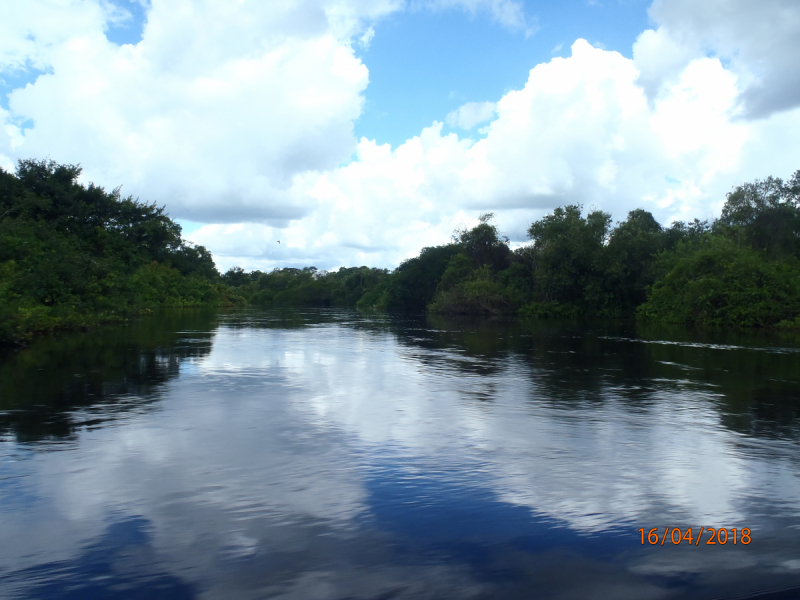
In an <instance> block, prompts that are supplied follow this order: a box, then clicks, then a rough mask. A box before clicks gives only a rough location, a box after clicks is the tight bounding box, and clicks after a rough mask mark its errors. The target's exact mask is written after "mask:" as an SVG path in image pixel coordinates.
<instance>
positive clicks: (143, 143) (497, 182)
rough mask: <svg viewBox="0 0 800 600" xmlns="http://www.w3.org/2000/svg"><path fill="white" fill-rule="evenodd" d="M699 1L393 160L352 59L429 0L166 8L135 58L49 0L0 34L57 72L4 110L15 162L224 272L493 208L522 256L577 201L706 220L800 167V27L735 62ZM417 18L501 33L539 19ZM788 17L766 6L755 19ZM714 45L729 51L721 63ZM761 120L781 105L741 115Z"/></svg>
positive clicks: (27, 59)
mask: <svg viewBox="0 0 800 600" xmlns="http://www.w3.org/2000/svg"><path fill="white" fill-rule="evenodd" d="M681 2H682V0H664V1H660V2H657V3H656V4H654V5H653V7H652V9H651V14H652V15H653V18H654V20H655V21H656V22H657V23H658V24H659V25H658V27H657V28H656V29H654V30H648V31H646V32H644V33H643V34H642V35H641V36H640V37H639V38H638V40H637V42H636V45H635V47H634V58H633V60H630V59H627V58H625V57H624V56H622V55H620V54H618V53H616V52H608V51H605V50H603V49H600V48H596V47H593V46H591V45H590V44H589V43H587V42H586V41H584V40H578V41H577V42H575V43H574V44H573V45H572V52H571V55H570V56H567V57H554V58H553V59H552V60H551V61H550V62H547V63H542V64H539V65H536V66H535V67H534V68H533V69H531V71H530V73H529V77H528V80H527V82H526V84H525V86H524V87H523V88H521V89H517V90H511V91H509V92H508V93H506V94H505V95H503V96H502V97H500V98H497V99H496V101H494V102H493V101H487V102H478V103H467V104H465V105H463V106H461V107H460V108H459V109H458V110H457V111H454V112H453V113H451V114H450V115H441V116H440V117H439V118H441V119H442V120H445V121H447V123H448V124H450V125H451V126H457V127H461V128H463V129H471V128H473V127H475V126H476V125H478V124H479V123H486V125H485V126H484V127H482V128H481V129H480V132H481V133H482V135H484V137H483V138H482V139H479V140H477V141H476V140H472V139H469V138H464V139H462V138H460V137H459V135H457V134H455V133H443V124H442V123H441V122H439V121H434V122H433V123H432V124H431V125H430V126H429V127H426V128H424V129H423V130H422V131H421V132H420V133H419V135H416V136H414V137H412V138H411V139H409V140H407V141H406V142H405V143H403V144H401V145H400V146H398V147H396V148H392V147H390V146H389V145H381V144H378V143H377V142H376V141H375V140H369V139H365V138H362V139H361V140H356V139H355V137H354V135H353V124H354V122H355V120H356V119H358V118H359V116H360V114H361V111H362V107H363V102H364V93H365V90H367V86H368V83H369V72H368V70H367V67H368V65H365V64H363V63H362V61H361V60H360V59H359V58H357V57H356V56H355V53H354V46H355V45H356V44H358V43H359V42H360V40H361V41H363V40H365V39H367V38H369V32H370V27H372V24H374V23H375V22H376V21H377V20H379V19H380V18H382V17H385V16H386V15H389V14H392V13H393V12H395V11H398V10H404V9H407V8H409V7H412V8H413V7H414V6H417V5H415V4H413V3H412V4H407V3H404V2H401V1H399V0H384V1H382V2H367V1H366V0H363V1H345V0H307V1H300V0H298V1H296V2H287V3H259V4H251V3H233V4H232V3H228V2H223V1H222V0H204V1H203V2H201V3H195V2H188V1H183V0H181V1H174V2H166V1H165V0H153V2H152V3H151V5H150V8H149V10H148V13H147V19H146V25H145V28H144V31H143V33H142V40H141V41H140V42H139V43H137V44H135V45H130V44H128V45H118V44H114V43H111V42H109V41H108V39H107V38H106V37H105V35H104V33H103V31H104V28H106V27H108V24H109V23H110V22H111V21H113V19H117V18H122V17H119V15H117V13H115V12H114V11H113V10H112V9H111V8H109V7H108V6H107V5H106V4H104V3H102V2H99V1H95V0H72V1H71V2H68V1H67V0H65V1H64V2H63V3H58V4H57V5H52V6H51V2H48V1H46V0H31V2H29V3H27V4H26V7H27V8H26V10H25V11H22V10H18V11H11V12H10V13H9V14H10V15H11V20H12V21H13V23H11V24H10V25H9V21H8V20H6V21H4V23H3V25H0V27H5V28H6V30H7V31H13V32H15V33H14V35H11V36H9V37H2V36H0V57H3V58H2V61H3V62H2V65H0V68H1V69H4V70H5V72H8V71H9V70H14V69H19V68H24V67H21V66H20V65H35V66H36V68H38V69H40V70H41V71H42V73H41V74H40V75H39V76H38V77H37V79H36V80H35V81H34V82H33V83H32V84H29V85H27V86H26V87H24V88H18V89H16V90H14V91H13V92H12V94H11V95H10V98H9V110H8V111H5V110H3V109H2V108H0V118H1V119H3V129H2V130H0V165H2V166H3V167H4V168H8V167H10V166H11V165H13V163H14V161H15V160H16V159H17V158H25V157H36V158H41V157H44V156H48V155H49V156H51V157H52V158H54V159H55V160H58V161H61V162H75V163H78V162H80V163H82V164H83V166H84V175H85V180H86V181H90V180H93V181H96V182H97V183H99V184H102V185H105V186H107V187H115V186H116V185H119V184H120V183H122V184H124V186H125V187H124V188H123V191H124V192H125V193H132V194H134V195H135V196H140V197H141V198H142V199H143V200H147V201H155V202H157V203H159V204H166V205H167V207H168V210H169V212H170V214H171V215H172V216H174V217H177V218H180V219H183V220H190V221H195V222H198V223H205V225H203V226H201V227H199V228H198V229H196V230H195V231H193V232H192V233H191V234H190V235H189V237H190V238H191V239H192V240H193V241H195V242H197V243H202V244H204V245H206V246H207V247H209V249H210V250H211V251H212V252H213V253H214V256H215V258H216V260H217V264H218V265H219V266H220V267H222V268H223V269H226V268H228V267H230V266H232V265H234V264H239V265H241V266H245V267H247V268H262V269H264V268H271V267H275V266H304V265H310V264H313V265H315V266H317V267H320V268H335V267H338V266H341V265H362V264H366V265H371V266H380V267H393V266H396V265H397V264H398V263H399V262H400V261H401V260H403V259H404V258H407V257H410V256H413V255H415V254H416V253H418V252H419V250H420V248H422V247H424V246H426V245H434V244H440V243H444V242H446V241H448V239H449V237H450V234H451V232H452V231H453V229H454V228H455V227H457V226H462V225H469V224H470V223H473V222H474V219H475V217H476V216H477V214H479V212H482V211H494V212H497V213H498V218H499V225H500V226H501V228H502V229H503V230H504V231H505V233H506V234H508V235H509V236H510V237H511V238H512V240H514V241H515V242H522V241H524V240H525V230H526V229H527V227H528V225H530V223H531V221H532V220H534V219H537V218H540V217H541V216H542V215H543V214H544V213H546V212H547V211H550V210H552V209H553V208H555V207H556V206H559V205H562V204H565V203H583V204H584V205H585V206H587V207H589V206H592V205H594V206H596V207H598V208H602V209H604V210H607V211H610V212H612V214H613V215H614V217H615V218H617V219H622V218H624V215H625V213H626V211H628V210H631V209H633V208H636V207H642V208H645V209H647V210H651V211H653V212H654V214H655V216H656V217H657V218H658V219H660V220H662V221H669V220H671V219H685V218H694V217H698V218H709V217H713V216H714V215H715V214H717V212H718V210H719V208H720V206H721V204H722V201H723V200H724V196H725V193H726V192H727V191H729V190H730V188H731V186H732V185H734V184H736V183H739V182H742V181H746V180H750V179H753V178H755V177H764V176H766V175H769V174H773V175H776V176H783V177H786V176H788V175H790V174H791V173H792V172H793V171H794V170H795V169H797V168H798V166H800V150H798V149H797V147H796V145H793V144H790V143H787V141H788V140H793V139H797V136H798V134H800V112H799V111H800V109H797V108H791V106H793V105H792V104H791V103H789V104H786V99H787V98H790V97H791V94H790V93H789V92H790V91H791V86H790V85H789V84H788V83H787V86H788V87H786V86H784V87H783V88H780V89H783V91H782V92H780V93H779V91H780V89H779V86H778V87H774V88H773V87H770V88H769V89H767V88H765V87H763V86H764V85H766V83H765V82H768V81H771V79H769V78H771V77H775V76H776V73H783V74H784V75H785V76H786V78H787V81H794V80H795V79H796V78H794V79H793V77H794V75H793V74H791V73H788V70H787V69H788V67H786V66H785V64H784V62H782V61H783V58H781V57H779V56H777V55H776V54H775V53H776V52H778V50H776V48H783V49H790V48H791V47H792V44H794V43H795V42H794V40H793V39H790V37H789V36H788V34H787V35H784V34H783V33H781V32H782V31H784V29H785V30H786V31H791V27H792V23H793V22H794V21H793V20H792V15H794V13H792V15H789V16H785V18H784V20H785V21H786V23H787V24H786V26H785V27H784V29H781V30H780V31H779V32H778V33H777V34H776V41H774V42H770V41H768V40H766V38H764V37H763V36H762V37H759V36H760V35H761V34H758V35H757V34H756V33H752V34H748V35H750V37H747V36H743V37H742V39H741V40H740V41H739V42H737V44H738V45H736V46H733V45H731V44H732V43H733V42H730V44H729V43H728V42H727V41H725V40H733V39H734V38H735V36H734V33H735V32H738V31H739V29H740V28H741V27H742V22H743V21H742V19H741V18H740V17H739V16H738V14H732V13H731V14H729V13H727V12H725V11H722V12H719V15H718V17H719V18H718V19H717V21H718V22H713V23H712V22H711V21H712V20H711V19H710V17H709V18H706V17H707V15H706V12H704V10H705V9H700V8H697V9H692V10H693V11H694V12H692V10H689V9H688V8H687V10H688V11H689V12H687V13H686V14H685V15H684V14H683V13H680V11H678V12H676V11H677V8H676V7H681V6H683V4H681ZM418 6H420V7H422V8H425V9H428V10H434V9H437V10H438V9H445V8H450V9H453V8H456V9H463V10H467V11H474V12H476V13H477V12H479V11H484V12H485V11H499V12H497V13H496V14H495V13H494V12H492V13H491V14H493V15H495V17H496V18H497V19H499V17H497V15H501V14H506V13H504V12H503V11H504V10H508V11H510V12H508V14H512V13H513V12H514V11H513V10H512V8H513V7H514V6H517V7H518V8H519V7H520V6H521V5H517V4H513V5H512V4H510V3H508V4H504V3H502V2H500V3H498V2H478V1H466V0H465V1H462V2H455V1H442V2H428V3H425V4H421V5H418ZM504 6H505V7H506V8H503V7H504ZM787 6H788V5H786V4H783V3H779V2H768V3H766V4H764V5H763V7H762V8H763V10H764V11H766V12H768V13H769V15H767V16H762V17H761V19H762V21H758V23H761V22H764V23H772V22H774V21H776V19H778V18H779V17H781V15H784V13H785V12H786V11H787V10H788V8H787ZM508 7H511V8H508ZM501 9H502V10H501ZM514 10H516V9H514ZM519 10H520V11H521V10H522V9H521V8H519ZM770 11H771V12H770ZM795 12H798V11H795ZM519 14H520V15H522V17H524V13H522V12H520V13H519ZM747 14H750V13H747ZM115 15H116V16H115ZM704 15H706V16H704ZM776 15H777V16H776ZM751 16H752V18H753V19H755V18H756V15H751ZM522 17H520V18H522ZM704 19H705V20H704ZM512 21H513V20H509V21H507V22H506V24H508V25H509V26H510V24H511V23H512ZM761 29H762V28H760V27H755V28H754V30H756V32H758V31H761ZM373 31H374V29H373ZM715 32H717V33H715ZM377 35H380V30H379V29H378V33H377ZM364 36H366V37H364ZM708 40H711V42H709V41H708ZM715 40H716V41H715ZM720 40H721V41H720ZM712 42H713V44H714V46H713V47H714V48H719V49H723V50H725V49H727V50H725V52H726V53H727V54H722V53H721V50H719V51H717V55H712V56H709V55H708V54H709V48H711V46H709V44H711V43H712ZM726 44H727V45H726ZM759 52H760V54H759ZM758 57H763V58H758ZM759 86H761V87H759ZM759 90H761V91H760V92H759ZM758 94H761V96H759V95H758ZM776 94H777V95H776ZM758 102H762V104H760V105H759V104H758ZM765 103H766V104H765ZM781 103H782V104H781ZM756 106H772V107H773V108H774V110H771V111H770V110H765V112H762V113H758V114H760V115H761V118H759V119H757V120H753V119H749V118H745V117H752V116H754V115H755V114H756V113H754V112H753V111H754V110H755V108H754V107H756ZM778 106H789V108H787V109H785V110H778V109H777V108H775V107H778ZM26 120H27V121H26ZM23 123H26V126H25V127H24V128H23V127H22V124H23ZM231 225H235V227H231ZM278 239H280V240H281V241H282V243H281V244H280V245H279V244H277V240H278Z"/></svg>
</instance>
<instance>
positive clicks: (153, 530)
mask: <svg viewBox="0 0 800 600" xmlns="http://www.w3.org/2000/svg"><path fill="white" fill-rule="evenodd" d="M655 527H657V528H658V536H659V539H658V543H657V544H656V545H650V544H649V543H648V542H647V541H646V540H645V544H644V545H643V544H642V539H641V533H640V532H639V529H640V528H643V529H644V530H645V532H648V531H649V530H650V529H652V528H655ZM667 527H669V528H672V527H676V528H680V530H681V532H682V533H685V532H686V530H687V528H689V527H691V528H693V537H694V538H695V541H696V537H697V532H698V530H699V529H700V528H701V527H713V528H725V529H726V530H727V531H728V532H729V536H728V537H729V539H728V542H727V543H726V544H725V545H722V544H720V543H717V544H716V545H713V546H712V545H707V544H706V543H705V542H706V539H705V538H710V535H711V533H710V532H706V533H705V538H704V539H703V540H702V543H701V544H700V545H696V544H690V543H689V542H688V541H683V542H682V543H681V544H673V543H672V542H671V541H669V538H667V539H666V540H665V543H664V545H663V546H662V545H661V543H660V541H661V539H662V538H661V536H663V533H664V530H665V528H667ZM733 528H737V539H738V542H737V544H736V545H734V544H733V532H732V529H733ZM742 528H749V530H750V532H751V538H750V543H749V544H746V545H745V544H743V543H742V541H743V540H742V538H741V537H740V536H741V530H742ZM670 531H671V529H670ZM720 541H721V540H720ZM751 596H753V597H756V596H757V597H758V598H761V599H762V600H767V599H771V600H777V599H779V598H786V599H789V598H798V597H800V341H798V339H796V338H792V337H776V336H766V335H760V336H759V335H755V334H749V335H743V334H736V333H732V332H727V333H716V334H715V333H713V332H705V333H702V332H689V331H686V330H663V329H653V328H649V329H648V328H643V327H641V326H638V327H637V326H636V325H633V324H631V325H614V326H607V327H604V326H599V325H592V326H578V325H571V326H569V325H567V326H560V325H557V324H552V323H550V324H543V325H542V324H540V325H524V324H520V323H514V322H511V321H509V322H503V321H500V322H497V321H476V320H435V319H428V320H425V319H411V318H405V319H392V318H383V317H364V316H360V315H358V314H357V313H336V312H293V313H269V312H239V313H229V314H210V313H204V312H185V313H169V314H166V315H163V316H160V317H153V318H150V319H146V320H143V321H141V322H140V323H137V324H135V325H133V326H131V327H127V328H125V327H113V328H111V327H109V328H104V329H101V330H98V331H94V332H89V333H84V334H75V335H69V336H64V337H61V338H59V339H55V338H51V339H42V340H39V341H38V342H37V343H36V344H34V345H33V346H32V347H30V348H28V349H26V350H22V351H19V352H16V353H13V354H8V355H4V356H2V357H0V597H2V598H48V599H50V598H52V599H67V598H69V599H88V598H91V599H94V598H118V599H119V598H121V599H132V598H137V599H138V598H142V599H145V598H147V599H154V598H155V599H158V598H170V599H182V598H220V599H240V598H241V599H251V598H252V599H255V598H297V599H317V598H319V599H323V598H324V599H328V598H330V599H342V600H343V599H366V598H374V599H386V600H388V599H390V598H391V599H402V598H458V599H463V598H504V599H505V598H576V599H584V598H632V599H633V598H635V599H648V598H732V597H737V598H744V597H751Z"/></svg>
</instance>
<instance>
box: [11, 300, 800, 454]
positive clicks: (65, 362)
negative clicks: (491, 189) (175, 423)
mask: <svg viewBox="0 0 800 600" xmlns="http://www.w3.org/2000/svg"><path fill="white" fill-rule="evenodd" d="M221 323H222V324H223V325H224V327H225V328H227V329H232V330H246V329H249V328H257V329H281V330H286V329H302V328H314V327H318V326H323V327H324V326H335V327H345V328H351V329H353V330H355V331H359V332H364V333H367V334H371V335H378V336H382V335H386V334H390V335H392V336H393V337H394V338H395V339H396V340H397V341H398V343H399V344H400V345H401V346H402V347H403V349H404V350H403V352H404V353H405V355H406V356H407V357H408V358H410V359H412V360H414V361H415V362H416V363H417V364H419V365H420V367H421V368H422V369H425V370H429V371H431V372H434V371H439V372H441V373H443V374H446V375H451V376H452V377H453V381H454V385H455V386H456V387H457V388H458V389H460V390H462V391H463V393H464V396H465V397H469V398H472V399H476V400H479V401H482V402H483V401H491V400H492V399H493V398H494V397H495V394H496V390H497V385H498V382H499V381H501V379H502V378H503V377H505V376H513V377H517V378H520V380H521V381H522V382H523V383H522V385H521V386H520V387H519V389H520V391H522V392H523V393H525V392H524V390H525V389H526V386H527V390H528V392H527V394H528V395H529V397H530V399H531V401H535V402H536V403H539V404H542V403H546V404H549V405H552V406H554V407H557V408H560V409H569V408H571V407H575V408H578V407H581V408H588V407H590V406H592V405H596V406H598V407H602V406H603V405H604V404H605V403H606V402H608V401H609V399H613V401H614V402H615V404H616V405H617V406H621V407H625V406H627V407H629V408H630V409H631V410H637V411H641V410H645V411H646V410H649V409H650V407H651V406H653V405H654V404H655V403H657V402H658V403H663V402H664V396H663V392H665V391H667V392H674V393H676V394H688V393H698V394H702V395H703V398H704V401H707V402H709V403H712V405H713V407H714V408H715V409H716V410H717V412H718V413H719V415H720V421H721V423H722V424H723V425H724V426H726V427H728V428H730V429H732V430H734V431H737V432H741V433H746V434H754V435H770V436H772V435H775V436H788V437H795V438H800V352H794V351H791V349H792V348H793V347H794V348H798V347H800V344H798V343H797V342H798V339H796V338H794V337H786V336H784V337H777V336H776V335H773V336H770V335H769V334H766V333H764V332H736V331H732V330H708V329H707V330H692V329H687V328H685V327H666V326H653V325H641V324H636V323H621V322H617V323H604V324H599V323H594V324H580V323H571V324H570V323H567V324H565V323H558V322H553V321H539V322H535V321H534V322H526V321H521V320H517V319H512V318H508V319H504V318H492V319H490V318H473V317H444V316H436V317H434V316H431V317H427V318H426V317H424V316H414V315H391V316H386V315H363V314H359V313H357V312H355V311H342V310H315V309H299V310H293V309H286V310H280V311H278V310H271V311H260V310H241V311H235V312H232V313H230V314H228V315H226V316H225V317H224V318H222V320H221ZM219 324H220V320H219V319H218V318H217V315H216V314H215V313H213V312H203V311H200V310H190V311H183V312H180V311H169V312H166V313H164V314H163V315H160V316H153V317H149V318H146V319H142V320H141V321H140V322H138V323H136V324H134V325H132V326H128V327H104V328H99V329H97V330H95V331H92V332H90V333H87V334H75V335H70V336H64V337H61V338H55V337H51V338H46V339H41V340H39V341H38V342H37V343H36V344H34V345H33V346H31V347H29V348H26V349H24V350H21V351H19V352H17V353H15V354H14V355H11V356H8V357H6V358H5V360H2V361H0V434H2V433H4V432H12V433H14V434H15V435H16V436H17V438H18V439H20V440H36V439H44V438H48V437H63V436H69V435H71V434H72V432H73V431H74V430H75V429H76V427H80V426H86V425H92V424H94V423H97V422H99V421H103V420H106V419H109V418H113V415H114V414H115V413H117V412H129V411H131V410H137V409H141V408H142V407H144V406H146V405H148V404H149V403H150V402H152V401H153V400H154V399H156V398H157V397H158V396H157V395H158V390H159V388H160V387H161V385H162V384H163V383H164V382H166V381H168V380H169V379H171V378H173V377H175V376H176V375H177V374H178V371H179V364H180V362H181V360H183V359H186V358H190V357H197V356H204V355H206V354H208V353H209V352H210V350H211V344H212V337H213V331H214V330H215V329H216V327H217V326H218V325H219ZM781 348H787V349H790V350H787V351H782V350H781ZM657 393H659V394H662V395H661V397H659V398H656V394H657ZM96 406H102V413H101V415H100V416H98V417H97V418H96V419H95V418H94V417H92V415H90V414H87V413H89V412H91V410H90V409H92V407H96ZM81 409H83V410H81Z"/></svg>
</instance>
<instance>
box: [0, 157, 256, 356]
mask: <svg viewBox="0 0 800 600" xmlns="http://www.w3.org/2000/svg"><path fill="white" fill-rule="evenodd" d="M80 173H81V170H80V168H79V167H76V166H73V165H59V164H56V163H55V162H53V161H49V160H44V161H35V160H23V161H20V162H19V165H18V168H17V172H16V175H14V174H11V173H8V172H6V171H4V170H2V169H0V342H9V341H22V340H24V339H26V338H28V337H30V336H32V335H34V334H36V333H41V332H44V331H50V330H53V329H58V328H65V327H81V326H86V325H92V324H95V323H98V322H103V321H117V320H121V319H125V318H127V317H130V316H131V315H134V314H137V313H141V312H144V311H147V310H149V309H152V308H154V307H157V306H199V305H221V304H231V303H234V302H237V301H238V302H242V300H241V298H238V297H237V296H236V295H235V294H233V293H232V292H231V290H230V289H229V288H228V287H227V286H225V285H224V284H222V282H221V281H220V280H219V273H218V271H217V269H216V267H215V266H214V261H213V260H212V257H211V254H210V253H209V252H208V251H207V250H206V249H205V248H203V247H202V246H192V245H191V244H187V243H185V242H184V241H183V240H182V239H181V228H180V225H178V224H177V223H175V222H174V221H172V220H171V219H170V218H169V217H168V216H167V215H166V214H165V212H164V208H163V207H161V208H159V207H157V206H155V205H153V204H145V203H141V202H138V201H137V200H134V199H133V198H131V197H128V198H122V197H121V196H120V193H119V189H116V190H114V191H112V192H110V193H109V192H106V191H105V190H104V189H103V188H101V187H97V186H94V185H89V186H88V187H86V186H83V185H80V184H78V183H77V179H78V176H79V175H80Z"/></svg>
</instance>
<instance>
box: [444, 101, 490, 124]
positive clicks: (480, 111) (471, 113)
mask: <svg viewBox="0 0 800 600" xmlns="http://www.w3.org/2000/svg"><path fill="white" fill-rule="evenodd" d="M496 106H497V105H496V104H495V103H494V102H467V103H466V104H464V105H462V106H460V107H458V108H457V109H456V110H454V111H453V112H451V113H450V114H448V115H447V117H445V121H446V122H447V124H448V125H450V127H460V128H461V129H467V130H469V129H472V128H473V127H475V125H478V124H479V123H485V122H486V121H490V120H491V119H492V118H493V117H494V114H495V108H496Z"/></svg>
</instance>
